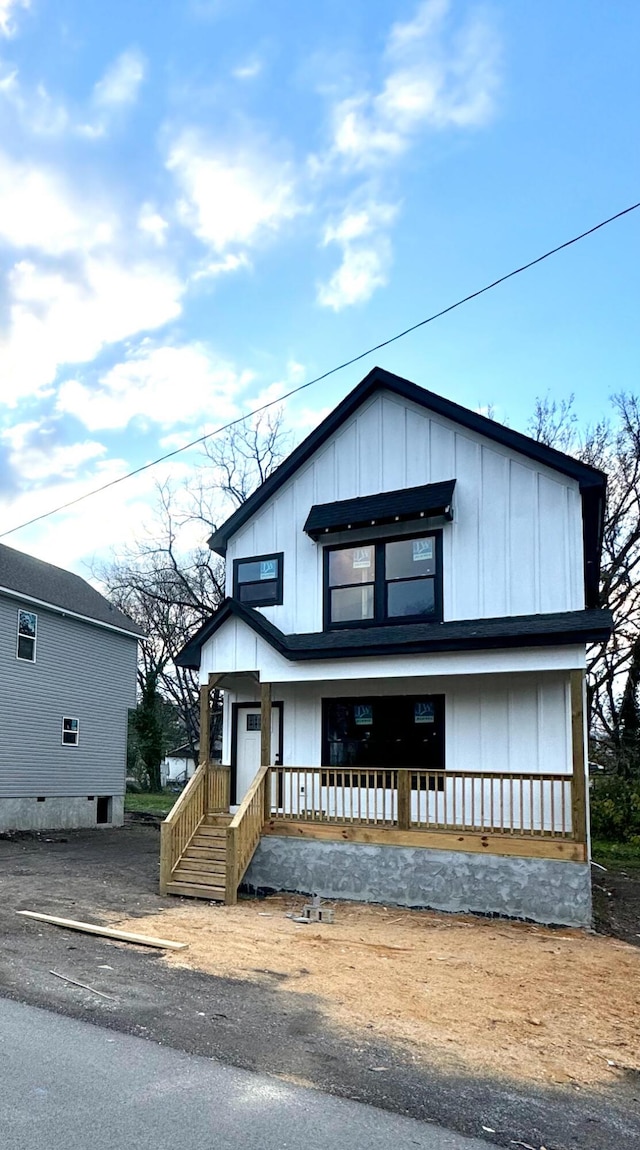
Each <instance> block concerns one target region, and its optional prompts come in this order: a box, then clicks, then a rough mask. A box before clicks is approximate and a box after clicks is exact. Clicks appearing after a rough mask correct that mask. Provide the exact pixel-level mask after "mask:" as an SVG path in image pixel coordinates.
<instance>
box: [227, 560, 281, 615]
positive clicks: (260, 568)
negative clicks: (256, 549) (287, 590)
mask: <svg viewBox="0 0 640 1150" xmlns="http://www.w3.org/2000/svg"><path fill="white" fill-rule="evenodd" d="M283 565H284V555H283V553H282V551H280V552H278V554H276V555H255V556H252V558H250V559H234V561H233V597H234V599H237V600H238V601H239V602H240V603H245V604H246V606H247V607H271V606H273V605H274V604H276V603H282V572H283Z"/></svg>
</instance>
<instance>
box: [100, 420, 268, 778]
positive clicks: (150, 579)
mask: <svg viewBox="0 0 640 1150" xmlns="http://www.w3.org/2000/svg"><path fill="white" fill-rule="evenodd" d="M287 446H288V436H287V434H286V433H285V431H284V428H283V417H282V412H281V411H276V412H275V413H269V414H268V415H263V416H261V417H258V418H256V419H254V420H252V421H249V420H247V421H245V422H244V423H242V424H239V425H238V426H237V427H236V428H234V429H233V430H232V432H231V434H230V435H229V436H228V437H227V438H226V439H220V440H214V441H212V442H210V443H208V444H207V447H206V451H205V453H204V460H203V461H202V462H201V464H199V465H198V466H197V467H196V468H194V474H193V477H192V478H191V479H190V480H189V481H187V482H186V483H184V484H182V485H181V486H180V487H178V488H176V487H173V486H172V485H171V484H169V483H168V482H165V483H163V484H159V485H158V488H157V497H156V508H155V523H154V525H153V526H152V528H151V529H150V530H149V531H148V532H147V534H146V536H145V537H143V538H141V539H140V540H138V541H137V542H136V544H135V545H134V546H133V547H130V548H128V549H127V550H125V551H123V552H122V553H121V554H120V555H117V556H116V557H115V558H114V559H113V561H112V562H111V563H109V564H103V565H102V566H99V567H97V568H96V569H95V571H94V574H95V575H96V577H97V578H98V579H99V580H100V582H101V583H102V584H103V586H104V587H105V590H106V593H107V594H108V595H109V598H110V599H111V600H112V601H113V602H114V603H115V604H116V605H117V606H118V607H120V608H121V609H122V610H123V611H125V612H126V613H127V614H128V615H130V616H131V618H132V619H135V621H136V622H137V623H138V624H139V626H140V627H142V629H143V630H144V632H145V636H146V637H145V639H143V640H142V641H141V643H140V659H139V665H138V688H139V693H140V698H141V699H142V700H143V701H144V704H145V707H147V708H148V710H149V711H150V712H152V711H153V707H154V699H156V700H160V699H161V700H164V701H165V702H169V703H171V704H172V705H173V706H174V707H175V710H176V712H177V714H178V715H179V718H180V721H181V723H182V726H183V729H184V732H185V737H186V740H187V742H188V743H189V746H190V748H191V751H192V754H193V755H194V757H195V756H196V748H197V745H198V740H199V707H198V676H197V673H196V672H193V671H190V670H188V669H186V668H182V667H178V666H176V663H175V659H176V656H177V654H178V652H179V651H180V650H181V649H182V647H183V646H184V645H185V643H186V642H187V640H188V639H189V638H190V636H191V635H193V633H194V632H195V631H196V630H197V629H198V627H200V626H201V624H202V623H204V622H205V620H206V619H208V618H209V617H210V616H211V615H212V614H213V612H214V611H215V610H216V609H217V607H219V605H220V603H221V602H222V600H223V598H224V587H225V572H224V563H223V561H222V560H221V559H220V558H218V557H217V556H216V555H214V554H213V552H212V551H210V549H209V548H208V546H207V543H206V541H207V539H208V537H209V536H210V535H211V533H212V531H213V530H215V525H216V523H217V522H218V519H219V518H220V517H222V518H226V517H227V515H228V514H229V513H230V510H232V509H233V507H234V506H239V505H240V504H241V503H243V502H244V501H245V500H246V499H247V498H248V497H249V495H250V494H251V492H252V491H253V490H254V489H255V488H256V487H257V486H259V484H260V483H262V482H264V480H265V479H266V478H268V476H269V475H270V474H271V472H272V471H273V470H274V468H275V467H277V465H278V464H279V463H280V462H281V460H282V459H283V457H284V455H285V453H286V449H287ZM194 534H196V535H197V536H198V537H199V539H201V542H199V543H198V544H197V545H196V546H195V547H185V545H184V539H185V537H190V538H193V536H194ZM214 707H215V700H214ZM149 727H150V728H153V721H152V720H150V722H149ZM148 742H149V745H150V746H151V745H154V746H156V745H157V744H156V743H154V735H153V731H152V734H151V735H150V737H149V740H148ZM153 753H154V755H156V752H155V751H154V752H153ZM158 769H159V766H158ZM151 773H152V774H153V775H154V776H155V775H156V770H155V766H153V767H152V771H151Z"/></svg>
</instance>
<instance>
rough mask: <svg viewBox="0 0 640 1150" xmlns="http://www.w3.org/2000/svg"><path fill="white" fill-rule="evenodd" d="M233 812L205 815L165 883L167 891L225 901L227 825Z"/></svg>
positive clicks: (213, 900)
mask: <svg viewBox="0 0 640 1150" xmlns="http://www.w3.org/2000/svg"><path fill="white" fill-rule="evenodd" d="M231 819H232V815H224V814H214V815H210V814H207V815H205V816H204V818H203V820H202V822H201V823H200V825H199V826H198V828H197V830H196V832H195V834H194V835H193V838H192V839H191V841H190V842H189V845H188V846H187V847H186V849H185V851H184V852H183V854H182V855H181V856H180V858H179V860H178V863H177V864H176V866H175V867H174V869H173V871H172V873H171V880H170V882H169V883H168V884H167V888H166V892H167V894H178V895H183V896H185V897H186V898H206V899H209V901H211V902H224V901H225V894H226V874H227V827H228V825H229V823H230V822H231Z"/></svg>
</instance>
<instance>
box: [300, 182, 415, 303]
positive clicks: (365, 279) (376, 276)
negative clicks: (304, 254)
mask: <svg viewBox="0 0 640 1150" xmlns="http://www.w3.org/2000/svg"><path fill="white" fill-rule="evenodd" d="M397 212H398V205H397V204H388V203H384V202H379V201H376V200H374V199H369V200H367V201H365V202H364V203H360V204H358V205H356V204H352V205H350V206H348V207H347V208H346V209H345V211H344V213H343V215H342V217H341V218H340V219H339V220H337V221H335V222H332V223H329V224H328V225H327V226H326V228H325V232H324V238H323V244H324V246H326V245H327V244H337V245H338V246H339V247H340V248H341V249H342V261H341V263H340V266H339V267H338V268H337V269H336V271H335V272H334V273H333V275H332V276H331V278H330V279H329V280H328V282H327V283H324V284H321V285H320V286H319V288H318V294H317V299H318V303H319V304H320V305H321V306H322V307H330V308H333V310H334V311H341V310H342V308H344V307H350V306H352V305H353V304H358V303H365V302H366V300H368V299H370V298H371V296H372V295H373V293H374V291H375V290H376V288H379V287H382V286H384V284H386V282H387V274H388V269H389V266H390V264H391V244H390V242H389V240H388V238H387V237H386V235H385V234H384V229H386V228H389V227H390V225H391V224H392V223H393V221H394V219H395V217H396V215H397Z"/></svg>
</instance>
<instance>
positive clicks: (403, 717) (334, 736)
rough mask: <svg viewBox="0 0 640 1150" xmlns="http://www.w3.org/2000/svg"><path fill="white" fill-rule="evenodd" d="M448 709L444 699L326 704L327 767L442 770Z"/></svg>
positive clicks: (324, 757) (381, 698) (418, 697)
mask: <svg viewBox="0 0 640 1150" xmlns="http://www.w3.org/2000/svg"><path fill="white" fill-rule="evenodd" d="M444 709H445V708H444V695H385V696H373V697H370V698H356V699H354V698H347V699H323V700H322V725H323V745H322V765H323V766H325V767H336V768H340V767H363V768H376V767H380V768H383V769H384V768H393V767H420V768H422V769H423V770H433V771H442V770H444V765H445V763H444ZM363 785H365V784H363ZM366 785H367V786H370V785H379V784H377V783H369V782H368V783H366ZM380 785H386V784H380ZM432 785H433V786H435V783H433V784H432ZM414 789H415V784H414Z"/></svg>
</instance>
